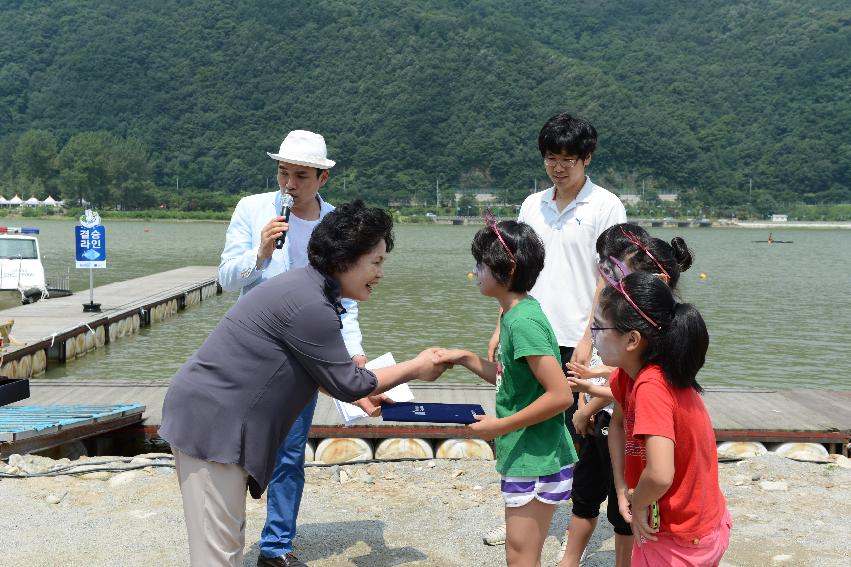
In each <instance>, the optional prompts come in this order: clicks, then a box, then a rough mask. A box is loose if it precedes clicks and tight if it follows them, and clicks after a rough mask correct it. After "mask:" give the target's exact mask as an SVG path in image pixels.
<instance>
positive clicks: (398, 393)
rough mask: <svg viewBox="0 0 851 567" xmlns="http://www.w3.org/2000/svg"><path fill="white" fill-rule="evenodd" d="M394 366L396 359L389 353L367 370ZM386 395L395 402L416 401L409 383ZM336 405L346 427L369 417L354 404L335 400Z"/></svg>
mask: <svg viewBox="0 0 851 567" xmlns="http://www.w3.org/2000/svg"><path fill="white" fill-rule="evenodd" d="M394 364H396V359H394V358H393V354H391V353H389V352H387V353H384V354H382V355H381V356H379V357H378V358H374V359H372V360H370V361H369V362H367V363H366V368H367V370H376V369H378V368H386V367H388V366H393V365H394ZM384 394H385V395H386V396H387V397H388V398H390V399H391V400H393V401H394V402H410V401H411V400H413V399H414V393H413V392H412V391H411V388H410V387H409V386H408V384H407V383H405V384H399V385H398V386H395V387H393V388H390V389H389V390H387V391H386V392H385V393H384ZM334 405H336V406H337V411H338V412H340V419H342V420H343V425H344V426H348V425H352V424H353V423H355V422H356V421H359V420H361V419H363V418H365V417H369V416H368V415H367V414H366V412H365V411H363V410H362V409H360V408H359V407H358V406H356V405H354V404H349V403H346V402H341V401H340V400H334Z"/></svg>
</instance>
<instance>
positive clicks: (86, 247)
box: [74, 224, 106, 268]
mask: <svg viewBox="0 0 851 567" xmlns="http://www.w3.org/2000/svg"><path fill="white" fill-rule="evenodd" d="M74 234H75V236H76V238H75V239H74V240H75V241H76V247H77V267H78V268H106V227H105V226H103V225H102V224H98V225H94V226H75V227H74Z"/></svg>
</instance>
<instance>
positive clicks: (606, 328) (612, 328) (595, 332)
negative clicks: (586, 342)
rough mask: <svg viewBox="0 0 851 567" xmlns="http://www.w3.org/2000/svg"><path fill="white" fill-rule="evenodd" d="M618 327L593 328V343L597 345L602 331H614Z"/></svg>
mask: <svg viewBox="0 0 851 567" xmlns="http://www.w3.org/2000/svg"><path fill="white" fill-rule="evenodd" d="M614 329H617V327H595V326H593V325H592V326H591V343H592V344H595V345H596V344H597V337H598V336H599V335H600V331H607V330H614Z"/></svg>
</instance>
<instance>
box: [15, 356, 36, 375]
mask: <svg viewBox="0 0 851 567" xmlns="http://www.w3.org/2000/svg"><path fill="white" fill-rule="evenodd" d="M32 371H33V367H32V356H30V355H27V356H22V357H21V358H19V359H18V368H17V370H16V371H15V378H21V379H22V380H26V379H29V378H31V377H32Z"/></svg>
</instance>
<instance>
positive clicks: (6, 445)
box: [0, 404, 145, 459]
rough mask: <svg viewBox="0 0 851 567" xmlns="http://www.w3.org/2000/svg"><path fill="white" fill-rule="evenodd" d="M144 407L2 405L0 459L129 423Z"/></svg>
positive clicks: (136, 419)
mask: <svg viewBox="0 0 851 567" xmlns="http://www.w3.org/2000/svg"><path fill="white" fill-rule="evenodd" d="M144 411H145V406H143V405H139V404H121V405H109V406H93V405H79V406H68V405H62V406H8V407H0V459H6V458H8V457H9V455H12V454H14V453H28V452H32V451H43V450H44V449H49V448H51V447H56V446H58V445H62V444H63V443H68V442H70V441H76V440H78V439H83V438H86V437H92V436H94V435H98V434H101V433H106V432H109V431H114V430H116V429H120V428H122V427H127V426H128V425H133V424H134V423H139V422H140V421H142V413H143V412H144Z"/></svg>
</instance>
